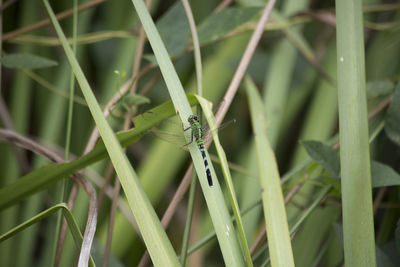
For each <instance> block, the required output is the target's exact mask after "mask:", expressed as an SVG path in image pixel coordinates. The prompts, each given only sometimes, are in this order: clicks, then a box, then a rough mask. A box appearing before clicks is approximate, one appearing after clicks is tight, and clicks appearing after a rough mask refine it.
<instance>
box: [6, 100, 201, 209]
mask: <svg viewBox="0 0 400 267" xmlns="http://www.w3.org/2000/svg"><path fill="white" fill-rule="evenodd" d="M188 99H189V101H190V104H191V105H195V104H196V103H197V100H196V98H195V97H194V96H193V95H188ZM149 113H158V114H163V116H162V117H161V116H152V117H151V118H152V120H149V119H148V117H147V116H145V115H140V116H137V117H136V118H135V122H136V125H137V126H136V128H134V129H131V130H129V131H125V132H121V133H119V134H117V138H118V141H119V142H120V143H121V145H122V146H123V147H126V146H129V145H131V144H133V143H134V142H136V141H138V140H139V139H140V138H141V137H142V136H143V135H144V134H145V133H146V131H147V130H149V129H150V128H152V127H154V126H155V125H157V124H158V123H160V121H161V120H163V119H165V118H168V117H171V116H173V115H175V111H174V108H173V106H172V103H171V101H168V102H166V103H164V104H161V105H159V106H157V107H155V108H153V109H151V110H150V111H149ZM3 133H5V130H2V129H0V139H6V138H5V134H3ZM106 156H107V152H106V148H105V146H104V143H103V141H102V140H100V141H99V143H98V144H97V145H96V147H95V148H94V149H93V150H92V151H91V152H90V153H88V154H86V155H84V156H82V157H80V158H78V159H76V160H73V161H70V162H66V163H62V164H51V165H48V166H44V167H41V168H39V169H36V170H34V171H32V172H30V173H29V174H27V175H25V176H23V177H21V178H19V179H18V180H17V181H15V182H14V183H10V184H8V185H7V186H4V187H2V188H1V189H0V195H1V196H2V197H1V198H0V210H2V209H5V208H7V207H9V206H11V205H13V204H15V203H18V202H20V201H22V200H23V199H25V198H27V197H29V196H30V195H32V194H34V193H36V192H39V191H41V190H44V189H46V188H47V187H48V186H50V185H52V184H54V183H56V182H58V181H59V180H61V179H63V177H66V176H68V175H70V174H73V173H75V172H77V171H79V170H80V169H83V168H85V167H87V166H89V165H90V164H92V163H94V162H96V161H98V160H100V159H103V158H104V157H106Z"/></svg>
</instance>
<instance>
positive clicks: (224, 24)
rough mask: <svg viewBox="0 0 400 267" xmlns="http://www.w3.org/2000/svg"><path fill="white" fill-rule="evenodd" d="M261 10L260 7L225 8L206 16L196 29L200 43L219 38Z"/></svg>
mask: <svg viewBox="0 0 400 267" xmlns="http://www.w3.org/2000/svg"><path fill="white" fill-rule="evenodd" d="M260 11H261V9H260V8H254V7H246V8H226V9H224V10H222V11H221V12H219V13H216V14H213V15H211V16H210V17H209V18H207V19H206V20H205V21H204V22H203V23H201V25H200V26H199V29H198V34H199V42H200V44H207V43H210V42H212V41H215V40H218V39H220V38H221V37H222V36H224V35H225V34H227V33H229V32H231V31H233V30H234V29H236V28H237V27H238V26H240V25H242V24H244V23H246V22H248V21H249V20H251V19H252V18H253V17H254V16H255V15H256V14H258V13H259V12H260Z"/></svg>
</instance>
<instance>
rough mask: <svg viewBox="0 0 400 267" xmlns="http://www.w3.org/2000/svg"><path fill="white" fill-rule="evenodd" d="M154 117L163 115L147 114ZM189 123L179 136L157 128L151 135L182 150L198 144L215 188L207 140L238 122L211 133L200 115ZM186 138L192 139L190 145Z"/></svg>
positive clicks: (226, 124)
mask: <svg viewBox="0 0 400 267" xmlns="http://www.w3.org/2000/svg"><path fill="white" fill-rule="evenodd" d="M152 115H158V116H161V114H156V113H150V114H149V113H147V115H146V116H148V119H150V117H151V116H152ZM166 121H168V122H169V124H175V125H179V123H178V122H177V121H173V120H170V119H166V120H165V122H166ZM188 122H189V124H190V125H189V127H187V128H184V127H183V126H182V125H181V127H182V128H181V130H180V133H181V134H179V133H177V134H174V133H169V132H165V131H163V130H160V129H157V127H156V128H153V129H151V130H150V133H153V134H155V135H156V136H158V137H160V138H161V139H164V140H165V141H167V142H170V143H174V144H177V145H179V146H180V147H181V148H184V147H186V146H187V145H190V144H192V143H193V142H195V143H196V144H197V146H198V148H199V150H200V153H201V156H202V159H203V162H204V167H205V170H206V177H207V182H208V185H209V186H210V187H212V186H213V179H212V175H211V171H210V167H209V162H208V160H207V157H206V152H205V140H207V139H208V138H211V136H212V134H211V132H213V131H219V130H221V129H222V128H225V127H226V126H228V125H230V124H231V123H234V122H236V120H235V119H233V120H230V121H228V122H225V123H224V124H222V125H221V126H220V127H218V128H216V129H213V130H211V131H210V132H208V128H209V127H208V125H207V124H205V125H201V123H200V119H199V116H198V115H190V116H189V117H188ZM182 129H183V135H182V132H181V131H182ZM188 131H190V136H189V134H185V133H187V132H188ZM206 132H208V133H207V135H206V134H205V133H206ZM184 136H186V137H187V138H190V141H189V142H188V143H186V142H187V140H186V139H185V137H184ZM185 143H186V144H185Z"/></svg>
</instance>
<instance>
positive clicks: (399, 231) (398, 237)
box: [394, 219, 400, 253]
mask: <svg viewBox="0 0 400 267" xmlns="http://www.w3.org/2000/svg"><path fill="white" fill-rule="evenodd" d="M394 238H395V243H396V249H397V251H398V253H400V219H398V220H397V223H396V230H395V232H394Z"/></svg>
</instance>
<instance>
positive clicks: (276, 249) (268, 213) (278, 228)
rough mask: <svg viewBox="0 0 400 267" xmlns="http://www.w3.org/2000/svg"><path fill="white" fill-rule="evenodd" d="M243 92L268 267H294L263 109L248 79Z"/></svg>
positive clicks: (274, 160)
mask: <svg viewBox="0 0 400 267" xmlns="http://www.w3.org/2000/svg"><path fill="white" fill-rule="evenodd" d="M246 90H247V95H248V97H249V106H250V111H251V122H252V125H253V131H254V135H255V141H256V148H257V162H258V169H259V176H260V183H261V187H262V199H263V207H264V216H265V224H266V228H267V235H268V245H269V252H270V253H269V254H270V257H271V264H272V266H294V259H293V253H292V245H291V242H290V235H289V227H288V223H287V219H286V210H285V203H284V201H283V194H282V188H281V183H280V176H279V172H278V166H277V164H276V159H275V155H274V152H273V150H272V148H271V146H270V144H269V141H268V138H267V133H266V125H267V124H266V121H265V115H264V114H265V113H264V110H265V109H264V105H263V103H262V100H261V97H260V95H259V93H258V92H257V89H256V87H255V85H254V83H253V82H252V81H251V80H250V78H247V79H246Z"/></svg>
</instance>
